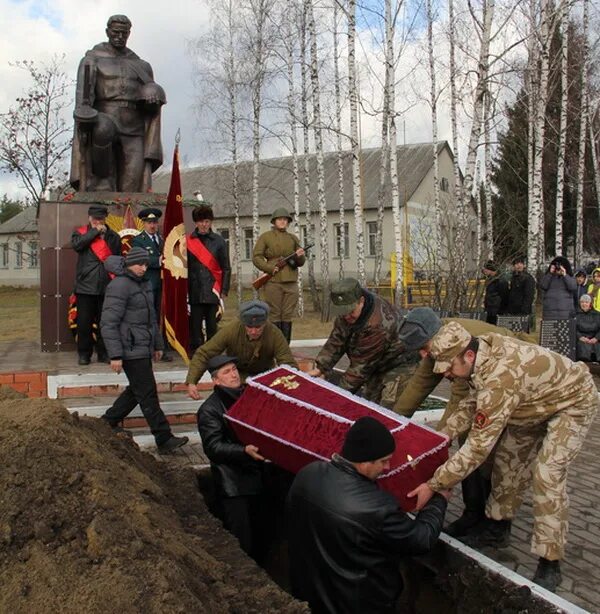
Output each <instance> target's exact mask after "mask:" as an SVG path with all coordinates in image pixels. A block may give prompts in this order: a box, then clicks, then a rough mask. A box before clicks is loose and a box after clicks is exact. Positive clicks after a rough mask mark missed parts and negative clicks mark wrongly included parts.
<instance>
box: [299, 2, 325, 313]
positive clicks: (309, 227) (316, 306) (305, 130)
mask: <svg viewBox="0 0 600 614" xmlns="http://www.w3.org/2000/svg"><path fill="white" fill-rule="evenodd" d="M306 20H307V15H306V3H304V4H303V7H302V18H301V20H300V75H301V80H302V97H301V105H302V135H303V144H304V159H303V162H304V201H305V216H306V240H307V242H308V243H314V240H315V229H314V225H313V220H312V211H311V194H310V159H309V154H310V132H309V129H310V121H309V117H308V98H309V90H308V76H307V63H306V55H307V50H306V36H307V21H306ZM306 260H307V263H308V285H309V288H310V295H311V298H312V303H313V311H315V312H317V313H319V312H320V311H321V299H320V298H319V290H318V289H317V282H316V279H315V258H314V250H311V251H310V252H309V253H308V254H307V257H306Z"/></svg>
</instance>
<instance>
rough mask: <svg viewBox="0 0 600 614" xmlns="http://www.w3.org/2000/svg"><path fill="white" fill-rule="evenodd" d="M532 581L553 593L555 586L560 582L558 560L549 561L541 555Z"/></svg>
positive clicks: (560, 575)
mask: <svg viewBox="0 0 600 614" xmlns="http://www.w3.org/2000/svg"><path fill="white" fill-rule="evenodd" d="M533 581H534V582H535V583H536V584H539V585H540V586H542V587H543V588H545V589H546V590H549V591H552V592H553V593H554V592H555V591H556V587H557V586H558V585H559V584H560V583H561V582H562V574H561V573H560V561H549V560H548V559H545V558H544V557H542V556H541V557H540V560H539V561H538V566H537V569H536V570H535V575H534V576H533Z"/></svg>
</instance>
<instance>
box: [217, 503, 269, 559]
mask: <svg viewBox="0 0 600 614" xmlns="http://www.w3.org/2000/svg"><path fill="white" fill-rule="evenodd" d="M262 500H263V497H262V495H248V496H244V497H223V498H222V500H221V504H222V506H223V525H224V526H225V528H226V529H227V530H228V531H229V532H230V533H232V534H233V535H235V536H236V537H237V538H238V541H239V542H240V547H241V548H242V550H243V551H244V552H246V553H247V554H248V555H250V556H251V557H252V558H254V559H255V560H256V561H257V562H259V563H260V562H261V561H262V559H264V556H265V554H266V550H267V546H268V543H267V540H266V539H265V538H266V527H265V524H266V523H265V522H264V519H265V515H266V510H265V509H264V506H263V505H262Z"/></svg>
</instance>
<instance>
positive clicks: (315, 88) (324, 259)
mask: <svg viewBox="0 0 600 614" xmlns="http://www.w3.org/2000/svg"><path fill="white" fill-rule="evenodd" d="M306 4H307V7H306V10H307V12H308V32H309V37H310V80H311V86H312V103H313V134H314V140H315V150H316V162H317V202H318V204H319V222H320V225H319V229H320V232H319V239H320V241H319V246H320V256H321V257H320V262H321V278H322V280H323V290H324V292H325V293H327V291H328V289H329V249H328V240H329V237H328V234H329V233H328V230H329V229H328V227H327V203H326V202H325V168H324V162H323V127H322V122H321V86H320V83H319V62H318V50H317V28H316V25H315V15H314V6H313V1H312V0H307V1H306Z"/></svg>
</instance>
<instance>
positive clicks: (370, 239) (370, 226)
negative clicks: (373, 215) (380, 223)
mask: <svg viewBox="0 0 600 614" xmlns="http://www.w3.org/2000/svg"><path fill="white" fill-rule="evenodd" d="M376 246H377V222H367V256H376V255H377V249H376Z"/></svg>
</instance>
